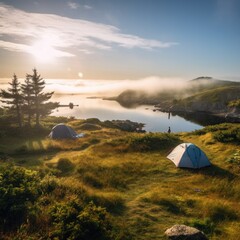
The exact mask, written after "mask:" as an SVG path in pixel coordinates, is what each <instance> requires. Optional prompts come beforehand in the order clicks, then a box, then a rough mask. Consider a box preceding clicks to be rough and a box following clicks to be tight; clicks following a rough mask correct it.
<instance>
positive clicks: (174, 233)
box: [165, 225, 208, 240]
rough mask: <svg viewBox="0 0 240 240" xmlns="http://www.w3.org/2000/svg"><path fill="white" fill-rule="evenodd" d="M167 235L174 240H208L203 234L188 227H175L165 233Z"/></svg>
mask: <svg viewBox="0 0 240 240" xmlns="http://www.w3.org/2000/svg"><path fill="white" fill-rule="evenodd" d="M165 235H166V236H167V237H168V239H173V240H208V238H207V237H206V236H205V235H204V233H203V232H201V231H199V230H198V229H196V228H193V227H189V226H186V225H174V226H173V227H171V228H169V229H167V230H166V231H165Z"/></svg>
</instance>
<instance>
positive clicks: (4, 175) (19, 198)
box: [0, 165, 40, 228]
mask: <svg viewBox="0 0 240 240" xmlns="http://www.w3.org/2000/svg"><path fill="white" fill-rule="evenodd" d="M38 186H39V178H38V176H37V173H36V172H34V171H30V170H25V169H23V168H19V167H13V166H10V165H9V166H7V167H2V168H1V169H0V196H1V197H0V225H1V226H2V227H3V228H12V227H15V226H17V225H20V224H21V223H22V222H23V221H24V220H25V219H26V218H27V215H28V212H29V210H30V208H31V206H32V203H34V202H35V200H36V199H37V198H38V196H39V194H40V193H39V191H38Z"/></svg>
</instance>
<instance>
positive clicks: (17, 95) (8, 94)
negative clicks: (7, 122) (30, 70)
mask: <svg viewBox="0 0 240 240" xmlns="http://www.w3.org/2000/svg"><path fill="white" fill-rule="evenodd" d="M9 84H10V88H8V90H3V89H1V92H0V97H1V98H2V99H5V100H1V102H3V103H5V104H6V105H7V106H6V107H5V108H8V109H10V110H13V113H14V115H15V116H16V118H17V122H18V126H19V127H20V128H21V127H22V114H21V107H22V102H23V98H22V95H21V89H20V83H19V81H18V78H17V76H16V74H14V75H13V78H12V82H10V83H9ZM8 105H10V106H8Z"/></svg>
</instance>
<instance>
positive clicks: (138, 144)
mask: <svg viewBox="0 0 240 240" xmlns="http://www.w3.org/2000/svg"><path fill="white" fill-rule="evenodd" d="M179 142H180V140H179V138H178V137H176V136H175V135H173V134H167V133H146V134H136V135H131V136H130V137H125V138H119V139H114V140H112V141H110V142H109V143H108V144H110V145H111V146H113V147H116V149H117V150H119V151H124V152H127V151H136V152H147V151H161V150H166V149H170V148H172V147H173V146H176V145H177V144H178V143H179Z"/></svg>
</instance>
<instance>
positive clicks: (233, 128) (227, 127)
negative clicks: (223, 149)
mask: <svg viewBox="0 0 240 240" xmlns="http://www.w3.org/2000/svg"><path fill="white" fill-rule="evenodd" d="M206 133H212V134H213V139H214V140H216V141H218V142H223V143H228V142H229V143H236V144H239V143H240V125H239V124H231V123H222V124H217V125H211V126H207V127H205V128H203V129H200V130H196V131H194V132H193V134H195V135H204V134H206Z"/></svg>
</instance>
